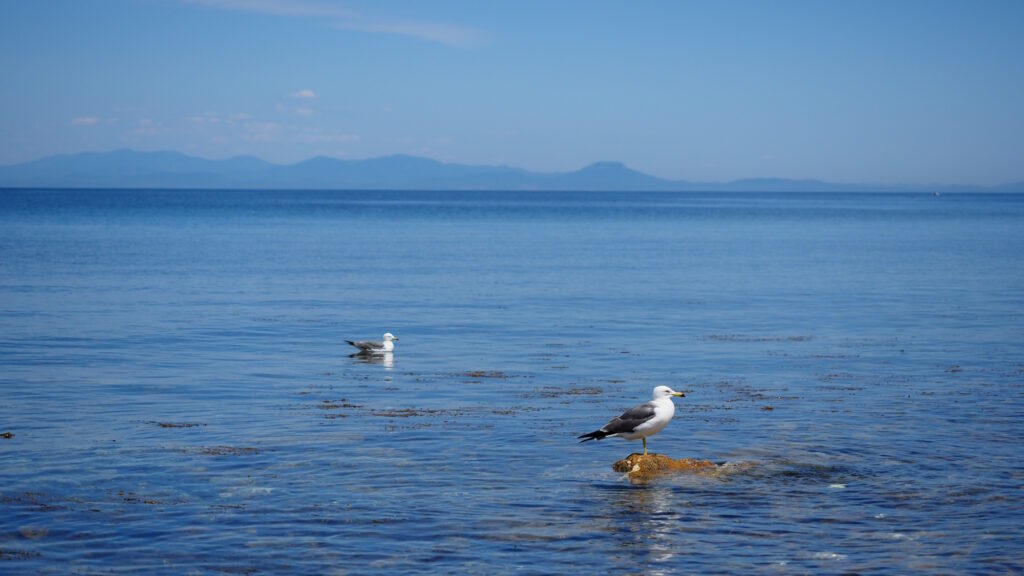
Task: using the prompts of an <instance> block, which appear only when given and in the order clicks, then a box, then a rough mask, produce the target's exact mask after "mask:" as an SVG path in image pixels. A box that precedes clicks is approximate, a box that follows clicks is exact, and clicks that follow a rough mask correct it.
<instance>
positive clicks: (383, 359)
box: [348, 352, 395, 370]
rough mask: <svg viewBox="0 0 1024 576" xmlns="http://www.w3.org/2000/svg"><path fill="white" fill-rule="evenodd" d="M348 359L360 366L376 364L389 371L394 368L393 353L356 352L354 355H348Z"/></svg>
mask: <svg viewBox="0 0 1024 576" xmlns="http://www.w3.org/2000/svg"><path fill="white" fill-rule="evenodd" d="M348 357H349V358H352V359H353V360H355V361H356V362H359V363H362V364H377V365H380V366H383V367H384V368H385V369H387V370H391V369H392V368H394V367H395V353H394V352H383V353H377V354H374V353H371V352H356V353H355V354H349V355H348Z"/></svg>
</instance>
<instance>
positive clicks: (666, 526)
mask: <svg viewBox="0 0 1024 576" xmlns="http://www.w3.org/2000/svg"><path fill="white" fill-rule="evenodd" d="M613 495H614V498H612V499H610V500H609V504H611V505H610V506H609V508H608V510H609V514H608V518H607V519H608V520H609V521H610V522H611V525H612V527H613V528H614V530H613V531H614V532H615V533H616V534H617V538H619V540H620V542H621V547H622V548H625V549H628V550H629V551H630V553H631V554H632V555H633V556H634V558H644V559H645V560H646V562H650V564H647V565H646V566H645V572H644V573H645V574H653V575H658V574H668V573H674V572H675V570H676V569H677V568H678V567H677V566H675V565H674V564H669V565H665V567H664V568H659V566H658V565H659V564H661V563H668V562H672V560H673V559H674V558H676V555H677V552H678V551H679V544H680V543H679V535H680V524H681V523H682V522H684V518H683V514H681V513H680V512H679V510H678V509H677V508H678V506H679V504H680V503H679V499H678V495H676V496H673V492H672V489H671V488H669V487H667V486H666V487H651V486H646V487H643V488H637V487H628V488H626V487H623V488H618V489H615V490H614V492H613Z"/></svg>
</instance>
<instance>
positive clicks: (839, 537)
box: [0, 190, 1024, 574]
mask: <svg viewBox="0 0 1024 576" xmlns="http://www.w3.org/2000/svg"><path fill="white" fill-rule="evenodd" d="M0 326H2V327H0V387H2V392H0V433H7V434H6V435H5V437H3V438H0V573H11V574H37V573H40V574H66V573H80V574H94V573H96V574H129V573H131V574H136V573H148V574H186V573H195V574H219V573H229V574H239V573H243V574H259V573H266V574H277V573H304V574H372V573H380V574H392V573H417V572H423V573H439V572H440V573H445V572H454V573H466V574H496V573H524V574H532V573H538V574H539V573H581V574H582V573H587V574H600V573H616V574H621V573H644V574H688V573H694V572H701V573H771V574H807V573H837V572H861V573H868V572H870V573H890V574H907V573H922V574H933V573H1020V572H1022V571H1024V527H1022V526H1024V499H1022V495H1024V464H1022V462H1024V460H1022V455H1024V454H1022V446H1024V422H1022V420H1024V329H1022V328H1024V197H1021V196H1015V195H991V196H984V195H943V196H940V197H935V196H932V195H930V194H920V195H870V194H849V195H841V194H840V195H837V194H832V195H815V194H795V195H784V194H708V195H702V194H649V195H644V194H540V193H447V192H431V193H426V192H423V193H411V192H394V193H388V192H375V193H349V192H344V193H341V192H339V193H329V192H244V191H236V192H224V191H221V192H155V191H134V192H126V191H16V190H7V191H0ZM385 331H390V332H393V333H394V334H395V335H396V336H398V337H399V338H400V341H399V342H398V344H397V351H396V352H395V353H394V355H393V356H391V357H388V358H376V359H366V358H358V357H350V356H349V354H350V353H351V350H350V349H349V347H348V346H347V345H346V344H345V343H344V340H345V339H346V338H348V339H369V338H375V339H379V337H380V335H381V334H383V333H384V332H385ZM659 384H668V385H670V386H673V387H674V388H677V389H680V390H683V391H685V392H686V398H682V399H677V400H676V405H677V412H676V417H675V419H674V420H673V422H672V423H671V424H670V425H669V426H668V428H666V429H665V430H664V431H663V432H662V433H660V434H659V435H657V436H654V437H652V438H651V439H650V441H649V447H650V449H651V450H652V451H654V452H658V453H661V454H666V455H669V456H673V457H694V458H703V459H709V460H712V461H714V462H717V463H719V464H723V468H721V471H722V473H720V474H717V475H714V476H697V475H681V476H674V477H666V478H663V479H661V480H659V481H656V482H653V483H650V484H646V485H634V484H631V483H630V482H629V480H628V479H626V478H625V477H623V476H622V475H620V474H618V473H616V472H613V471H612V469H611V465H612V463H613V462H614V461H616V460H618V459H620V458H623V457H625V456H627V455H628V454H629V453H630V452H633V451H637V450H639V448H640V446H639V444H638V443H631V442H625V441H622V440H619V439H614V438H613V439H608V440H604V441H602V442H598V443H594V442H591V443H587V444H578V443H577V441H576V436H577V435H579V434H581V433H584V432H589V431H591V430H594V429H596V428H598V427H600V426H601V425H602V424H604V423H605V422H606V421H607V420H608V419H609V418H610V417H612V416H614V415H616V414H618V413H619V412H621V411H622V410H623V409H625V408H627V407H630V406H632V405H634V404H636V403H639V402H641V401H644V400H646V399H648V398H649V397H650V392H651V389H652V388H653V387H654V386H656V385H659Z"/></svg>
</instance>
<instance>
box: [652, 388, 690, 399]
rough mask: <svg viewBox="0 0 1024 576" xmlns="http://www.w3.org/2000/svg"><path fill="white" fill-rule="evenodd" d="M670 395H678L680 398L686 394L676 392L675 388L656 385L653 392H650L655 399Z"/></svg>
mask: <svg viewBox="0 0 1024 576" xmlns="http://www.w3.org/2000/svg"><path fill="white" fill-rule="evenodd" d="M671 396H679V397H680V398H684V397H685V396H686V394H683V393H682V392H676V391H675V390H673V389H671V388H669V387H668V386H658V387H657V388H655V389H654V394H652V397H653V398H654V399H655V400H657V399H659V398H669V397H671Z"/></svg>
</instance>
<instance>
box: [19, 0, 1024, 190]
mask: <svg viewBox="0 0 1024 576" xmlns="http://www.w3.org/2000/svg"><path fill="white" fill-rule="evenodd" d="M1022 30H1024V2H1020V1H1017V0H1006V1H987V0H970V1H967V0H965V1H944V0H922V1H916V0H885V1H872V0H863V1H845V0H832V1H824V0H822V1H772V2H769V1H763V2H757V1H753V0H749V1H731V0H723V1H715V2H712V1H707V2H692V1H686V0H669V1H663V2H662V1H639V2H625V1H622V2H607V1H573V0H551V1H531V0H523V1H494V2H490V1H459V0H452V1H426V0H417V1H400V0H394V1H358V0H352V1H348V0H5V1H4V2H2V3H0V68H2V70H3V82H2V83H0V164H10V163H15V162H22V161H26V160H32V159H35V158H39V157H43V156H48V155H51V154H58V153H73V152H81V151H105V150H112V149H116V148H122V147H129V148H134V149H138V150H178V151H181V152H185V153H188V154H192V155H196V156H201V157H206V158H225V157H229V156H233V155H238V154H252V155H255V156H258V157H260V158H263V159H265V160H269V161H271V162H276V163H291V162H296V161H299V160H303V159H306V158H309V157H312V156H316V155H328V156H333V157H338V158H349V159H358V158H370V157H377V156H383V155H389V154H396V153H404V154H413V155H419V156H426V157H429V158H434V159H437V160H441V161H445V162H460V163H469V164H508V165H513V166H518V167H522V168H527V169H531V170H536V171H542V172H554V171H570V170H575V169H578V168H580V167H582V166H584V165H587V164H590V163H592V162H596V161H604V160H614V161H621V162H624V163H625V164H627V165H628V166H630V167H632V168H634V169H637V170H640V171H643V172H647V173H649V174H653V175H656V176H660V177H663V178H671V179H685V180H693V181H729V180H733V179H737V178H745V177H755V176H759V177H760V176H763V177H783V178H818V179H823V180H830V181H839V182H873V183H919V184H953V183H961V184H981V185H992V184H1000V183H1005V182H1010V181H1019V180H1024V105H1022V104H1021V102H1024V33H1022Z"/></svg>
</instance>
